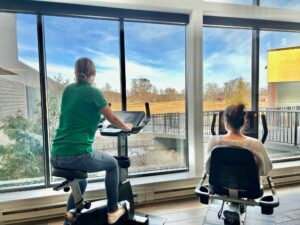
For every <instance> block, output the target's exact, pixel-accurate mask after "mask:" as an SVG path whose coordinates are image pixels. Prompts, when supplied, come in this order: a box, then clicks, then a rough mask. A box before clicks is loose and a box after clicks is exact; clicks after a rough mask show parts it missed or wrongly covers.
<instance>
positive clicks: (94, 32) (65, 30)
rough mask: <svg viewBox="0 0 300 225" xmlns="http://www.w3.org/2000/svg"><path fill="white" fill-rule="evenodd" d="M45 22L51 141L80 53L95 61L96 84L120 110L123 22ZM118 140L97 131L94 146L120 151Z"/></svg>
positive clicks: (47, 19) (53, 19) (54, 19)
mask: <svg viewBox="0 0 300 225" xmlns="http://www.w3.org/2000/svg"><path fill="white" fill-rule="evenodd" d="M44 26H45V49H46V59H47V64H46V66H47V78H48V79H47V83H48V111H49V113H48V116H49V129H50V142H51V141H52V139H53V136H54V133H55V130H56V128H57V127H58V121H59V115H60V102H61V96H62V92H63V89H64V88H65V87H66V86H67V85H68V84H70V83H73V82H75V81H74V78H75V76H74V64H75V61H76V60H77V59H78V58H80V57H88V58H90V59H92V60H93V61H94V63H95V65H96V79H95V86H96V87H97V88H99V89H101V90H102V91H103V94H104V95H105V97H106V99H107V100H108V102H110V103H111V104H112V107H113V110H120V108H121V98H120V70H119V24H118V21H112V20H100V19H82V18H69V17H54V16H46V17H45V19H44ZM116 141H117V139H116V138H110V137H103V136H100V134H99V132H97V133H96V137H95V142H94V146H93V147H94V149H95V150H99V151H104V152H106V153H108V154H111V155H116V154H117V150H116V146H117V144H116ZM95 175H100V174H99V173H98V174H95ZM101 175H103V174H101Z"/></svg>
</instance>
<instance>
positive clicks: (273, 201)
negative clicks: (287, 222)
mask: <svg viewBox="0 0 300 225" xmlns="http://www.w3.org/2000/svg"><path fill="white" fill-rule="evenodd" d="M216 118H217V114H214V117H213V122H212V126H211V133H212V134H213V135H215V134H216V132H215V126H216ZM261 121H262V125H263V129H264V133H263V136H262V140H261V141H262V143H264V142H265V140H266V138H267V135H268V127H267V122H266V118H265V115H264V114H262V115H261ZM225 133H226V129H225V127H224V123H223V112H221V113H220V114H219V134H225ZM244 134H245V135H247V136H251V137H253V138H258V113H257V112H248V113H247V119H246V126H245V130H244ZM207 177H209V179H208V182H209V185H208V186H205V185H204V182H205V180H206V178H207ZM266 180H267V183H268V186H269V188H270V190H271V192H272V195H266V196H263V194H264V189H263V186H262V185H261V184H260V177H259V173H258V168H257V165H256V162H255V159H254V155H253V153H252V152H251V151H250V150H249V149H246V148H241V147H236V146H216V147H215V148H214V149H213V150H212V153H211V166H210V171H209V176H208V175H207V174H203V175H202V177H201V180H200V182H199V184H198V185H197V187H196V189H195V193H196V194H197V195H198V196H199V199H200V202H201V203H203V204H209V209H208V211H207V214H206V217H205V220H204V223H203V224H204V225H208V224H209V225H212V224H223V221H224V224H231V225H245V224H254V223H256V224H257V225H261V224H263V225H271V224H272V225H273V224H275V221H274V218H273V217H272V216H265V215H272V214H273V210H274V208H275V207H277V206H278V205H279V200H278V197H277V195H276V191H275V188H274V184H273V182H272V178H271V177H270V176H267V177H266ZM247 206H259V207H260V209H261V213H260V212H257V207H251V208H249V207H247ZM219 207H220V209H219V211H218V208H219ZM216 214H217V215H218V216H216ZM261 214H262V215H261Z"/></svg>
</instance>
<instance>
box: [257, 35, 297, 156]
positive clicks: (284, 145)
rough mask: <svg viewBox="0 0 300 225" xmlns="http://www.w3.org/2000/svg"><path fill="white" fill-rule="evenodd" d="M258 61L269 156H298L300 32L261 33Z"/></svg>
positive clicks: (261, 105)
mask: <svg viewBox="0 0 300 225" xmlns="http://www.w3.org/2000/svg"><path fill="white" fill-rule="evenodd" d="M259 60H260V61H259V68H260V71H259V77H260V83H259V84H260V97H259V106H260V111H262V112H265V113H266V117H267V119H268V126H269V135H268V139H267V140H268V142H267V147H268V153H269V155H270V156H271V158H273V159H278V158H286V157H292V156H295V155H299V151H298V148H299V142H300V136H299V109H300V97H299V94H297V93H298V92H299V90H300V76H299V74H300V66H299V60H300V33H295V32H280V31H261V32H260V53H259Z"/></svg>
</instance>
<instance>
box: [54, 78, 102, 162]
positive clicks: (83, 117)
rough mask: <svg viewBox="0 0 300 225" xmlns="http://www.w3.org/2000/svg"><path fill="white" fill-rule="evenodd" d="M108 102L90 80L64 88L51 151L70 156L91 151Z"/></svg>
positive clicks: (58, 154) (55, 153)
mask: <svg viewBox="0 0 300 225" xmlns="http://www.w3.org/2000/svg"><path fill="white" fill-rule="evenodd" d="M106 104H107V102H106V100H105V98H104V97H103V94H102V93H101V91H100V90H98V89H96V88H94V87H92V86H91V84H89V83H85V82H84V83H74V84H70V85H69V86H67V87H66V88H65V90H64V92H63V96H62V102H61V114H60V119H59V127H58V128H57V130H56V133H55V137H54V140H53V144H52V151H51V154H52V155H57V156H72V155H80V154H84V153H88V152H91V151H92V144H93V143H94V138H95V133H96V130H97V127H98V125H99V121H100V118H101V113H100V109H102V108H103V107H104V106H106Z"/></svg>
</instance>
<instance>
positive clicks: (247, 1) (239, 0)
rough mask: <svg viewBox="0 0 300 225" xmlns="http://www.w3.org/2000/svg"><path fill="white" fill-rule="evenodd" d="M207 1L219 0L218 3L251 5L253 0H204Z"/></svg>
mask: <svg viewBox="0 0 300 225" xmlns="http://www.w3.org/2000/svg"><path fill="white" fill-rule="evenodd" d="M204 1H209V2H219V3H232V4H243V5H252V4H253V0H204Z"/></svg>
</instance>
